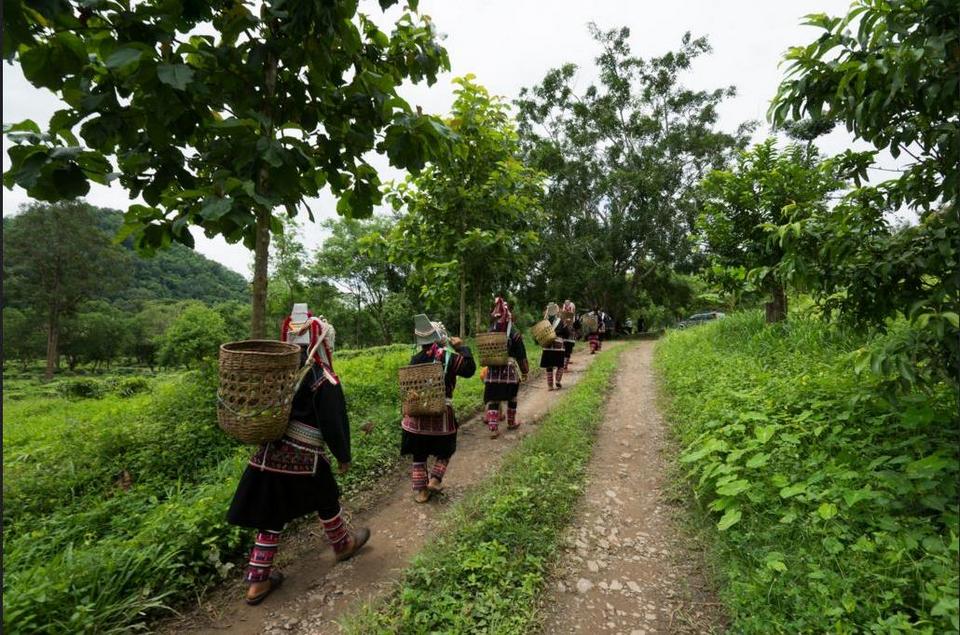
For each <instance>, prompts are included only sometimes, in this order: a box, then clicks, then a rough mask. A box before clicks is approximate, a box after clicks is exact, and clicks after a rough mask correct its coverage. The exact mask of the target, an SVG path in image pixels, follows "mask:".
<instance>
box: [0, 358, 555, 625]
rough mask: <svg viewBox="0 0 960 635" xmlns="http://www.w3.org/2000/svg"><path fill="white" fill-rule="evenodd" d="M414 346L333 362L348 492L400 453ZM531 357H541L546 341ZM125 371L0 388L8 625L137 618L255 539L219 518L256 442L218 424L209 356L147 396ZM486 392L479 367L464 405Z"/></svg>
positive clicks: (465, 386) (200, 582) (461, 400)
mask: <svg viewBox="0 0 960 635" xmlns="http://www.w3.org/2000/svg"><path fill="white" fill-rule="evenodd" d="M413 352H414V347H412V346H392V347H378V348H376V349H371V350H369V351H367V352H366V353H365V354H361V353H357V352H352V353H351V354H349V355H344V356H343V358H342V359H341V358H339V357H337V358H336V360H335V366H336V370H337V372H338V374H339V375H340V377H341V379H342V380H343V385H344V392H345V394H346V398H347V405H348V412H349V415H350V420H351V427H352V439H353V466H352V469H351V471H350V472H349V473H348V474H346V475H345V476H344V477H341V478H340V484H341V487H342V488H343V489H344V491H345V492H346V494H347V495H349V494H350V493H352V492H356V491H359V490H362V489H364V488H365V487H368V486H369V485H370V484H371V483H372V482H374V481H375V480H376V479H377V478H378V477H379V476H380V475H382V474H383V473H385V472H387V471H389V470H391V469H392V468H393V466H395V465H396V463H397V462H398V461H399V458H400V457H399V439H400V427H399V421H400V413H399V402H398V389H397V386H396V376H397V369H398V368H399V367H400V366H403V365H405V364H407V363H408V362H409V359H410V355H411V354H412V353H413ZM530 355H531V358H530V359H531V360H534V359H536V360H538V359H539V348H537V347H536V346H535V345H532V346H531V347H530ZM128 375H129V373H126V372H124V373H122V374H121V375H112V374H106V375H100V376H96V377H70V378H68V379H63V380H58V381H57V382H54V383H53V384H42V383H40V382H38V381H36V380H35V379H31V378H28V377H25V376H23V375H22V374H14V377H12V378H11V379H10V381H11V382H12V383H13V384H14V387H15V390H13V391H10V392H8V391H7V390H4V403H3V405H4V426H3V440H4V449H3V459H4V479H3V496H4V518H3V526H4V535H3V546H4V574H5V575H4V581H3V584H4V587H3V593H4V616H3V619H4V631H5V632H8V633H75V632H112V631H115V630H116V631H120V630H124V629H129V628H130V627H134V626H137V625H143V624H144V623H146V622H147V621H148V620H149V619H150V618H152V617H154V616H156V615H157V614H158V613H159V612H160V611H162V610H163V606H164V605H170V604H176V603H177V602H179V601H181V600H182V599H185V598H188V597H191V596H193V595H194V594H195V593H196V592H198V590H202V588H203V587H204V586H205V585H208V584H212V583H215V582H216V581H217V580H219V579H220V578H221V577H222V576H224V575H227V574H229V572H230V570H231V567H232V566H233V565H234V564H235V562H238V560H237V558H236V556H237V554H239V553H240V552H241V550H242V549H243V548H244V547H245V546H246V544H247V542H248V539H249V536H247V535H246V533H248V532H243V531H241V530H240V529H238V528H236V527H232V526H230V525H228V524H227V523H226V522H225V520H224V517H225V514H226V509H227V506H228V505H229V501H230V499H231V497H232V495H233V491H234V488H235V487H236V483H237V480H238V479H239V476H240V473H241V472H242V470H243V469H244V465H245V463H246V460H247V458H248V457H249V455H250V454H251V452H252V449H251V448H249V447H243V446H239V445H238V444H236V443H235V442H233V441H232V440H231V439H229V438H228V437H227V436H226V435H224V434H223V433H222V432H221V431H220V430H219V428H218V427H217V426H216V401H215V395H216V375H215V372H214V371H213V368H212V366H210V367H207V368H205V369H203V370H199V371H193V372H189V373H178V374H169V375H161V376H159V377H156V378H152V379H150V380H149V381H148V390H147V392H140V393H137V394H133V395H132V396H128V397H124V396H122V395H121V394H120V393H121V392H122V391H123V388H124V387H127V388H129V387H130V383H131V382H132V381H134V380H135V379H137V378H135V377H133V378H132V377H129V376H128ZM78 381H84V382H94V384H92V385H93V386H94V388H95V390H94V391H93V393H92V394H95V395H97V397H96V398H88V399H79V398H66V397H64V396H62V395H63V394H64V390H62V388H63V387H64V386H65V385H66V384H67V383H68V382H78ZM5 383H6V378H5ZM5 388H6V386H5ZM85 394H86V393H85ZM482 394H483V384H482V382H480V380H479V377H478V376H475V377H474V378H471V379H461V380H460V381H459V382H458V389H457V393H456V399H455V401H454V405H455V408H456V410H457V412H458V414H459V415H460V416H462V417H465V416H467V415H469V414H470V413H472V412H474V411H476V410H477V409H479V408H480V406H481V401H482ZM367 422H373V423H374V424H375V425H374V426H373V429H372V431H371V432H370V433H369V434H366V433H364V432H363V431H361V427H362V426H364V424H365V423H367Z"/></svg>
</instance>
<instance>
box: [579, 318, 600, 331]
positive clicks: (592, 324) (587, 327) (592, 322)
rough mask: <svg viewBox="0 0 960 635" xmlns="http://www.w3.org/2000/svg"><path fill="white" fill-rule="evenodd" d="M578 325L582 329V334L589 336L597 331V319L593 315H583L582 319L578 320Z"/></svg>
mask: <svg viewBox="0 0 960 635" xmlns="http://www.w3.org/2000/svg"><path fill="white" fill-rule="evenodd" d="M580 324H581V325H582V327H583V332H584V333H587V334H590V333H593V332H594V331H596V330H597V318H596V317H595V316H593V315H585V316H583V319H582V320H580Z"/></svg>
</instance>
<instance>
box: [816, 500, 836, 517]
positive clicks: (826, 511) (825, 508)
mask: <svg viewBox="0 0 960 635" xmlns="http://www.w3.org/2000/svg"><path fill="white" fill-rule="evenodd" d="M817 513H818V514H819V515H820V518H822V519H824V520H830V519H831V518H833V517H834V516H836V515H837V506H836V505H834V504H833V503H821V504H820V507H818V508H817Z"/></svg>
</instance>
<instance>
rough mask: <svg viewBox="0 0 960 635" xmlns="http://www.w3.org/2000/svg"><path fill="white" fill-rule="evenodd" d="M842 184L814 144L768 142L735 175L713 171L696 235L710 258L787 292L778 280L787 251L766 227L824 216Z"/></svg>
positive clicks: (741, 158)
mask: <svg viewBox="0 0 960 635" xmlns="http://www.w3.org/2000/svg"><path fill="white" fill-rule="evenodd" d="M842 185H843V182H842V181H841V180H840V179H839V178H838V177H837V176H836V175H835V174H834V170H833V168H832V165H831V164H829V163H826V164H824V163H823V161H822V160H821V158H820V154H819V152H818V151H817V149H816V148H815V147H814V146H813V145H811V144H792V145H789V146H787V147H786V148H784V149H779V148H777V146H776V141H775V140H774V139H767V140H766V141H764V142H763V143H761V144H759V145H756V146H754V147H753V148H751V149H750V150H747V151H744V152H742V153H740V154H739V155H738V157H737V160H736V165H734V166H732V167H731V168H730V169H723V170H714V171H713V172H711V173H710V174H708V175H707V176H706V178H704V179H703V181H702V182H701V184H700V189H701V196H702V197H703V211H702V213H701V215H700V217H699V219H698V220H697V229H698V230H699V231H700V236H701V238H702V240H703V242H704V246H705V249H706V252H707V254H709V255H710V256H711V257H713V258H714V259H716V261H717V262H718V263H719V264H720V265H722V266H725V267H745V268H746V269H747V270H754V271H755V273H756V274H757V275H756V278H757V281H758V284H759V285H760V286H761V287H763V288H765V289H768V290H770V289H775V288H782V287H783V286H785V284H786V281H785V280H783V279H782V278H781V277H778V276H777V275H776V267H777V265H779V264H780V261H781V260H782V259H783V256H784V254H783V247H782V245H781V243H779V242H777V241H772V240H769V237H768V234H767V232H766V231H765V229H764V227H765V225H768V224H772V225H776V226H780V225H783V224H785V222H786V221H787V219H790V220H793V221H798V220H801V219H804V218H809V217H810V216H813V215H815V214H817V213H820V212H822V211H823V210H825V209H826V207H827V197H828V195H829V194H830V193H832V192H834V191H836V190H838V189H840V187H842Z"/></svg>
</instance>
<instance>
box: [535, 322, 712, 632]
mask: <svg viewBox="0 0 960 635" xmlns="http://www.w3.org/2000/svg"><path fill="white" fill-rule="evenodd" d="M654 344H655V343H654V342H649V341H647V342H641V343H639V344H638V345H637V346H635V347H632V348H630V349H628V350H626V351H624V352H623V354H622V355H623V356H622V357H621V362H620V370H619V372H618V377H617V384H616V387H615V388H614V391H613V393H612V395H611V397H610V400H609V402H608V404H607V410H606V416H605V418H604V421H603V425H602V426H601V427H600V431H599V435H598V438H597V444H596V447H595V448H594V455H593V458H592V459H591V462H590V466H589V468H588V477H587V478H588V481H587V489H586V491H587V495H586V499H585V500H584V502H583V507H582V508H581V510H580V512H579V513H578V515H577V517H576V519H575V521H574V523H573V525H572V526H571V528H570V529H569V530H568V534H567V536H566V542H565V547H564V550H563V553H562V554H561V556H560V562H561V566H560V570H559V571H558V572H557V574H556V580H555V581H554V584H553V585H552V588H551V591H550V592H549V593H548V595H547V597H546V598H545V600H544V603H543V606H544V612H545V620H544V629H543V632H544V633H551V634H552V633H571V632H586V633H595V632H608V633H624V634H626V635H646V634H648V633H709V632H712V631H718V630H721V627H722V616H721V615H720V614H719V610H718V606H717V605H716V603H715V600H714V599H713V598H712V597H711V595H710V593H709V588H708V585H707V583H706V580H705V578H704V576H703V575H702V570H701V564H702V555H701V554H700V553H697V552H696V551H694V550H692V549H691V547H690V544H689V541H688V540H685V539H684V537H683V533H682V532H681V531H680V530H679V528H678V526H677V519H676V516H675V514H676V512H677V511H678V510H677V507H676V506H675V504H673V503H671V502H670V501H669V500H667V496H666V494H665V489H666V488H667V485H668V481H667V478H668V477H667V475H666V470H667V463H668V462H667V459H666V457H665V456H664V450H665V449H666V446H667V431H666V426H665V424H664V421H663V418H662V417H661V415H660V413H659V411H658V410H657V406H656V391H657V386H656V381H655V379H654V375H653V369H652V368H651V361H652V356H653V347H654Z"/></svg>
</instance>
